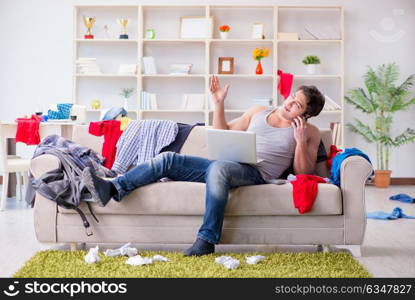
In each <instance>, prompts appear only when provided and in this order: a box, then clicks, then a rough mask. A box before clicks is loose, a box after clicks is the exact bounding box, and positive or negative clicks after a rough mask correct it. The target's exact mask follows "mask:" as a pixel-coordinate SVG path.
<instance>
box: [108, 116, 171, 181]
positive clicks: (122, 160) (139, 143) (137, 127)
mask: <svg viewBox="0 0 415 300" xmlns="http://www.w3.org/2000/svg"><path fill="white" fill-rule="evenodd" d="M178 130H179V128H178V126H177V123H176V122H173V121H170V120H139V121H133V122H131V123H130V124H129V125H128V127H127V128H126V129H125V131H124V132H123V134H122V135H121V137H120V139H119V140H118V142H117V153H116V157H115V162H114V164H113V166H112V170H113V171H115V172H116V173H118V174H124V173H125V172H127V171H128V169H129V167H130V166H132V165H137V164H140V163H143V162H145V161H147V160H149V159H151V158H153V157H155V156H156V155H157V154H159V153H160V151H161V149H162V148H164V147H165V146H167V145H170V144H171V143H172V142H173V141H174V140H175V138H176V135H177V133H178Z"/></svg>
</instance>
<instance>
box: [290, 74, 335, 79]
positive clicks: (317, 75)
mask: <svg viewBox="0 0 415 300" xmlns="http://www.w3.org/2000/svg"><path fill="white" fill-rule="evenodd" d="M294 78H297V79H301V78H339V79H341V78H342V75H323V74H321V75H320V74H313V75H311V74H310V75H308V74H303V75H294Z"/></svg>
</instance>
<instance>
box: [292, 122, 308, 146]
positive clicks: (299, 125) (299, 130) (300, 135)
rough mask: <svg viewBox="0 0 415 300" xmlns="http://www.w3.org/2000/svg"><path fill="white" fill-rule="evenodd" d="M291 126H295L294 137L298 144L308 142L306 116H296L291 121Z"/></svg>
mask: <svg viewBox="0 0 415 300" xmlns="http://www.w3.org/2000/svg"><path fill="white" fill-rule="evenodd" d="M291 126H292V127H294V138H295V141H296V142H297V144H299V143H303V144H305V143H306V142H307V122H306V121H305V118H304V117H296V118H295V119H293V121H292V122H291Z"/></svg>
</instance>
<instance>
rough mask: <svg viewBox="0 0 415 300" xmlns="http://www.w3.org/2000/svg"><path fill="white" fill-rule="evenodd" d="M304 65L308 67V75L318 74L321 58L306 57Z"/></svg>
mask: <svg viewBox="0 0 415 300" xmlns="http://www.w3.org/2000/svg"><path fill="white" fill-rule="evenodd" d="M303 64H305V65H306V67H307V73H308V74H316V71H317V65H319V64H320V58H318V56H315V55H308V56H306V57H304V59H303Z"/></svg>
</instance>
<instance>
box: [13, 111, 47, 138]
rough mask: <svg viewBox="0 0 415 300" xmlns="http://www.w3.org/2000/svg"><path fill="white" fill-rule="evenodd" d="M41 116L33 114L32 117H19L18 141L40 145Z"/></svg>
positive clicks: (17, 120)
mask: <svg viewBox="0 0 415 300" xmlns="http://www.w3.org/2000/svg"><path fill="white" fill-rule="evenodd" d="M40 120H42V119H41V118H40V117H38V116H35V115H32V116H31V117H30V118H17V119H16V122H17V129H16V143H17V142H22V143H25V144H26V145H38V144H39V143H40V135H39V124H40Z"/></svg>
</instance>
